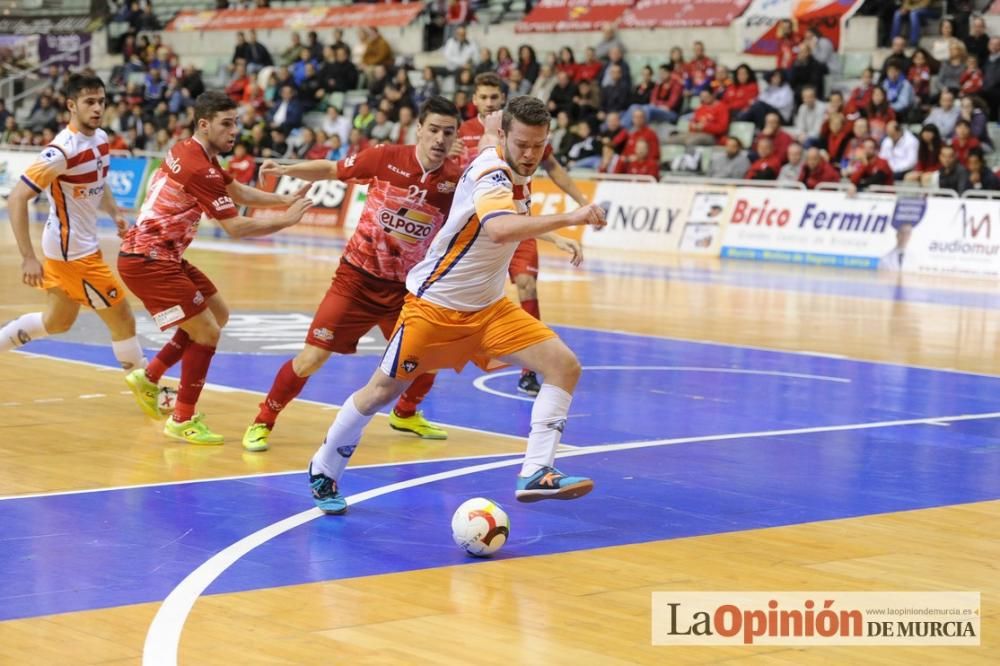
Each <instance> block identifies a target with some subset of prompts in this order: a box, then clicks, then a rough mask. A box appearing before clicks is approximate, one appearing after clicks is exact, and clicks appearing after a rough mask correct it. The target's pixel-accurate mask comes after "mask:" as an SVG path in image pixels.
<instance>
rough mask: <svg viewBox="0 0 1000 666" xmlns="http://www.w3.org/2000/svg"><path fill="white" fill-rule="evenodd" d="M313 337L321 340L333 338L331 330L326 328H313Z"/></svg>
mask: <svg viewBox="0 0 1000 666" xmlns="http://www.w3.org/2000/svg"><path fill="white" fill-rule="evenodd" d="M313 337H314V338H316V339H317V340H322V341H323V342H329V341H330V340H333V331H331V330H330V329H328V328H314V329H313Z"/></svg>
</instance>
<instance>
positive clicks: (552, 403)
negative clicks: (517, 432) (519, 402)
mask: <svg viewBox="0 0 1000 666" xmlns="http://www.w3.org/2000/svg"><path fill="white" fill-rule="evenodd" d="M572 401H573V396H572V395H571V394H569V393H567V392H566V391H564V390H563V389H561V388H559V387H558V386H554V385H552V384H542V388H541V390H540V391H539V392H538V396H536V397H535V404H534V405H533V406H532V407H531V433H530V434H529V435H528V449H527V451H525V453H524V463H523V464H522V465H521V476H531V475H532V474H534V473H535V472H537V471H538V470H540V469H541V468H542V467H551V466H552V464H553V463H554V462H555V459H556V447H557V446H559V440H560V439H562V433H563V428H565V427H566V417H567V416H568V415H569V405H570V403H571V402H572Z"/></svg>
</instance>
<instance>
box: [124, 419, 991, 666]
mask: <svg viewBox="0 0 1000 666" xmlns="http://www.w3.org/2000/svg"><path fill="white" fill-rule="evenodd" d="M995 418H1000V412H988V413H984V414H959V415H956V416H938V417H925V418H920V419H901V420H896V421H877V422H872V423H851V424H845V425H839V426H817V427H811V428H791V429H786V430H767V431H756V432H747V433H731V434H728V435H704V436H697V437H677V438H672V439H658V440H652V441H645V442H625V443H623V444H604V445H600V446H590V447H587V448H585V449H578V450H575V451H569V452H566V453H563V454H562V455H561V456H559V457H560V458H570V457H576V456H587V455H593V454H595V453H608V452H612V451H627V450H634V449H643V448H650V447H654V446H668V445H673V444H686V443H691V442H708V441H726V440H733V439H754V438H761V437H781V436H788V435H805V434H814V433H822V432H842V431H845V430H870V429H875V428H892V427H898V426H908V425H926V424H940V423H945V422H955V421H973V420H981V419H995ZM520 463H521V458H520V457H518V458H515V459H513V460H500V461H496V462H492V463H485V464H481V465H473V466H470V467H461V468H459V469H454V470H449V471H445V472H438V473H437V474H429V475H427V476H421V477H417V478H415V479H410V480H408V481H400V482H398V483H394V484H391V485H388V486H382V487H381V488H373V489H371V490H367V491H365V492H363V493H358V494H356V495H351V496H349V497H347V498H346V499H347V502H348V504H349V505H354V504H359V503H361V502H364V501H366V500H369V499H372V498H375V497H380V496H382V495H386V494H389V493H392V492H396V491H397V490H406V489H409V488H414V487H417V486H422V485H426V484H429V483H434V482H436V481H443V480H445V479H452V478H456V477H459V476H465V475H468V474H475V473H477V472H483V471H487V470H492V469H498V468H501V467H512V466H514V465H518V464H520ZM303 487H304V484H303ZM303 494H304V493H303ZM322 515H324V514H323V513H322V512H321V511H320V510H319V509H316V508H313V509H309V510H307V511H303V512H301V513H297V514H294V515H292V516H289V517H288V518H285V519H284V520H281V521H279V522H277V523H273V524H271V525H268V526H267V527H265V528H263V529H261V530H258V531H256V532H254V533H253V534H250V535H249V536H246V537H244V538H242V539H240V540H239V541H237V542H236V543H234V544H232V545H231V546H228V547H226V548H224V549H222V550H221V551H219V552H218V553H216V554H215V555H213V556H212V557H211V558H209V559H208V560H207V561H206V562H205V563H203V564H202V565H201V566H199V567H198V568H197V569H195V570H194V571H192V572H191V573H190V574H188V575H187V577H185V578H184V580H182V581H181V582H180V584H179V585H178V586H177V587H175V588H174V589H173V590H172V591H171V592H170V594H169V595H167V598H166V599H164V600H163V603H162V604H161V605H160V608H159V609H158V610H157V612H156V616H155V617H154V618H153V622H152V623H151V624H150V626H149V631H148V632H147V633H146V642H145V645H144V646H143V655H142V663H143V666H176V664H177V650H178V648H179V647H180V639H181V632H182V631H183V629H184V623H185V622H186V621H187V616H188V614H189V613H190V612H191V609H192V608H193V607H194V604H195V602H196V601H197V600H198V597H199V596H201V595H202V594H203V593H204V591H205V590H206V589H208V586H209V585H211V584H212V583H213V582H214V581H215V580H216V579H217V578H218V577H219V576H220V575H222V573H223V572H225V571H226V569H228V568H229V567H230V566H232V565H233V564H234V563H235V562H236V561H237V560H239V559H240V558H241V557H243V556H244V555H246V554H247V553H249V552H250V551H252V550H253V549H254V548H256V547H258V546H260V545H262V544H264V543H266V542H267V541H269V540H271V539H273V538H275V537H277V536H279V535H281V534H284V533H285V532H287V531H289V530H291V529H293V528H295V527H299V526H300V525H304V524H305V523H307V522H309V521H311V520H314V519H316V518H319V517H320V516H322ZM335 520H349V518H337V519H335Z"/></svg>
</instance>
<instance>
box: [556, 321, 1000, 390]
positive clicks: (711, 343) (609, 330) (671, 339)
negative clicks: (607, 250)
mask: <svg viewBox="0 0 1000 666" xmlns="http://www.w3.org/2000/svg"><path fill="white" fill-rule="evenodd" d="M918 305H919V304H918ZM549 323H550V324H551V325H552V326H558V327H559V328H569V329H572V330H576V331H590V332H591V333H612V334H614V335H630V336H632V337H636V338H652V339H653V340H666V341H668V342H686V343H688V344H692V345H704V346H706V347H728V348H729V349H750V350H753V351H762V352H771V353H772V354H795V355H797V356H818V357H820V358H833V359H842V360H845V361H850V362H851V363H863V364H864V365H885V366H889V367H893V368H912V369H914V370H935V371H937V372H948V373H951V374H956V375H969V376H971V377H986V378H988V379H1000V375H989V374H986V373H985V372H972V371H971V370H956V369H955V368H936V367H934V366H930V365H913V364H910V363H895V362H893V361H872V360H870V359H867V358H857V357H854V356H844V355H841V354H828V353H825V352H816V351H806V350H800V349H782V348H781V347H761V346H759V345H741V344H737V343H735V342H716V341H714V340H691V339H689V338H678V337H676V336H672V335H653V334H652V333H636V332H634V331H624V330H622V329H615V328H593V327H591V326H574V325H573V324H560V323H556V322H549Z"/></svg>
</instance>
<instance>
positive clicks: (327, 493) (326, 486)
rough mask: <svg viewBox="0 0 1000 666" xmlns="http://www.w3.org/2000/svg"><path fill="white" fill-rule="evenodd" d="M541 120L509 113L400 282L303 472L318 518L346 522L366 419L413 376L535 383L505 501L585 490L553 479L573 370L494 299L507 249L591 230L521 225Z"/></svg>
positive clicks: (534, 327) (518, 110)
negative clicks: (369, 358)
mask: <svg viewBox="0 0 1000 666" xmlns="http://www.w3.org/2000/svg"><path fill="white" fill-rule="evenodd" d="M550 120H551V118H550V116H549V113H548V111H546V109H545V105H544V104H543V103H542V102H541V101H540V100H538V99H536V98H533V97H518V98H515V99H514V100H512V101H511V103H510V104H509V105H508V107H507V111H506V113H505V114H504V118H503V128H504V132H505V136H502V137H501V144H502V147H499V146H498V147H493V148H488V149H484V150H483V151H482V152H481V153H480V154H479V156H478V157H477V158H476V159H475V160H474V161H473V163H472V165H471V167H470V168H469V169H467V170H466V171H465V173H464V174H463V175H462V180H461V181H460V182H459V185H458V190H457V192H456V193H455V201H454V204H453V205H452V208H451V212H450V214H449V215H448V220H447V222H445V225H444V227H443V228H442V229H441V232H440V233H439V234H438V235H437V237H436V238H435V239H434V242H433V244H432V245H431V248H430V250H429V251H428V253H427V256H426V257H425V258H424V259H423V260H422V261H421V262H420V263H418V264H417V265H416V266H415V267H414V268H413V270H412V271H410V274H409V275H408V276H407V279H406V288H407V290H408V291H409V295H408V296H407V297H406V303H405V305H404V306H403V311H402V313H401V314H400V316H399V321H398V323H397V324H396V329H395V331H394V332H393V334H392V337H391V338H390V339H389V345H388V347H386V350H385V353H384V354H383V356H382V361H381V364H380V366H379V368H378V369H377V370H376V371H375V374H374V375H373V376H372V378H371V380H370V381H369V382H368V385H367V386H365V387H364V388H362V389H361V390H359V391H356V392H355V393H354V394H352V395H351V397H349V398H348V399H347V400H346V401H345V402H344V405H343V407H342V408H341V409H340V412H339V413H338V414H337V418H336V420H335V421H334V422H333V425H331V426H330V429H329V431H328V432H327V435H326V441H325V442H324V444H323V446H322V447H320V449H319V450H318V451H317V452H316V454H315V455H314V456H313V459H312V461H311V462H310V465H309V483H310V487H311V490H312V495H313V500H314V501H315V503H316V506H318V507H319V508H320V509H321V510H322V511H324V512H325V513H328V514H342V513H344V512H345V511H347V502H346V500H345V499H344V496H343V495H342V494H341V493H340V490H339V483H340V479H341V476H342V475H343V472H344V469H345V468H346V467H347V463H348V461H349V460H350V458H351V456H352V455H353V454H354V450H355V448H356V446H357V444H358V443H359V441H360V439H361V431H362V430H363V429H364V427H365V425H367V424H368V422H369V421H370V420H371V418H372V416H373V415H374V414H375V412H376V411H378V409H379V408H380V407H382V406H383V405H385V404H387V403H389V402H390V401H391V400H393V399H394V398H395V397H396V396H397V395H399V394H400V393H402V392H403V390H404V389H405V388H406V387H407V386H408V385H409V383H410V382H411V381H413V378H414V377H416V376H417V374H419V373H422V372H427V371H429V370H435V369H441V368H454V369H455V370H461V369H462V367H463V366H465V364H466V363H467V362H469V361H473V362H475V363H476V365H478V366H479V367H481V368H482V369H484V370H491V369H495V368H497V367H500V366H502V365H503V364H515V363H516V364H518V365H522V366H524V367H527V368H530V369H532V370H537V371H539V372H541V373H542V375H543V376H544V377H545V384H543V385H542V387H541V389H540V390H539V392H538V396H537V398H536V399H535V402H534V406H533V407H532V410H531V432H530V434H529V435H528V447H527V453H526V455H525V459H524V463H523V464H522V467H521V473H520V475H519V476H518V480H517V489H516V492H515V496H516V497H517V499H518V500H519V501H522V502H534V501H538V500H543V499H574V498H577V497H582V496H583V495H585V494H587V493H588V492H590V491H591V490H592V489H593V486H594V484H593V481H591V480H590V479H587V478H584V477H578V476H568V475H565V474H563V473H561V472H559V471H558V470H557V469H555V467H553V463H554V459H555V452H556V447H557V446H558V445H559V440H560V438H561V436H562V431H563V429H564V427H565V425H566V418H567V415H568V413H569V406H570V402H571V400H572V393H573V390H574V388H575V387H576V383H577V380H578V379H579V377H580V363H579V361H578V360H577V359H576V357H575V356H574V355H573V352H572V351H570V350H569V348H568V347H566V345H565V344H564V343H563V342H562V341H561V340H560V339H559V338H558V336H556V334H555V333H554V332H553V331H552V330H551V329H549V328H548V327H547V326H545V324H543V323H542V322H541V321H539V320H538V319H536V318H534V317H532V316H531V315H530V314H528V313H527V312H525V311H524V310H523V309H520V308H518V307H517V306H515V305H514V304H513V303H511V302H510V300H508V299H507V298H506V297H505V296H504V283H505V282H506V280H505V274H506V273H507V267H508V266H509V265H510V260H511V256H512V255H513V253H514V251H515V250H516V249H517V243H518V242H520V241H522V240H524V239H525V238H531V237H533V236H535V235H537V234H539V233H549V232H553V231H556V230H557V229H560V228H563V227H567V226H574V225H584V224H589V225H593V226H595V227H603V226H604V224H605V219H604V211H603V210H602V209H601V208H600V207H599V206H596V205H588V206H584V207H582V208H578V209H577V210H575V211H573V212H572V213H564V214H559V215H542V216H530V214H529V213H530V210H529V207H528V206H529V202H528V200H527V192H528V191H529V187H528V186H529V184H530V179H531V174H533V173H534V172H535V169H537V168H538V164H539V162H540V161H541V159H542V155H543V152H544V150H545V145H546V142H547V140H548V134H549V122H550Z"/></svg>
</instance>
